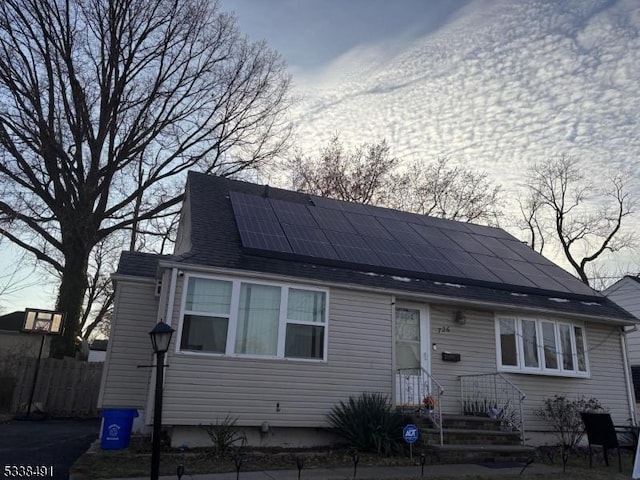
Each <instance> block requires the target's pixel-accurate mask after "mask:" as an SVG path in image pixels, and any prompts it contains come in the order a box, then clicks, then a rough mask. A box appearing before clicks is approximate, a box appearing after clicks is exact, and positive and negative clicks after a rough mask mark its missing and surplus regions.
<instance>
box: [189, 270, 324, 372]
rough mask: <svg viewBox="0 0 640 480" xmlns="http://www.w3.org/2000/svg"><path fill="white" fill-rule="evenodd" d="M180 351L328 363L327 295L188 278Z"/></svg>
mask: <svg viewBox="0 0 640 480" xmlns="http://www.w3.org/2000/svg"><path fill="white" fill-rule="evenodd" d="M185 283H186V293H185V297H184V303H183V305H184V306H183V315H182V327H181V328H182V330H181V338H180V350H181V351H185V352H203V353H213V354H226V355H235V356H243V355H246V356H262V357H273V358H300V359H311V360H323V359H326V338H327V300H328V299H327V292H326V291H325V290H321V289H312V288H302V287H297V286H296V287H293V286H287V285H279V284H267V283H254V282H248V281H240V280H227V279H220V278H215V279H214V278H205V277H197V276H188V277H187V278H186V280H185Z"/></svg>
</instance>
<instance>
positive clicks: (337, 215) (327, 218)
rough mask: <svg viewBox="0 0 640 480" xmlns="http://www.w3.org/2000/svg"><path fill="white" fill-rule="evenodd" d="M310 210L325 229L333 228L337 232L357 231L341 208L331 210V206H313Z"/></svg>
mask: <svg viewBox="0 0 640 480" xmlns="http://www.w3.org/2000/svg"><path fill="white" fill-rule="evenodd" d="M309 211H310V212H311V215H313V218H314V220H315V221H316V222H317V223H318V225H319V226H320V228H322V229H323V230H331V231H335V232H345V233H357V232H356V229H355V228H353V226H352V225H351V223H349V221H348V220H347V218H346V217H345V216H344V214H343V213H342V211H340V210H331V209H329V208H321V207H313V208H310V209H309Z"/></svg>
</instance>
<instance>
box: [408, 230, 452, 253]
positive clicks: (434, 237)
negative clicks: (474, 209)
mask: <svg viewBox="0 0 640 480" xmlns="http://www.w3.org/2000/svg"><path fill="white" fill-rule="evenodd" d="M410 225H411V227H412V228H413V229H414V230H415V231H416V232H418V233H419V234H420V236H421V237H422V238H424V239H425V240H426V241H427V242H429V243H430V244H431V245H433V246H434V247H436V248H448V249H455V250H462V247H461V246H460V245H458V244H457V243H456V242H454V241H453V240H451V237H448V236H446V235H445V234H444V233H442V231H441V230H440V229H439V228H433V227H427V226H425V225H414V224H410Z"/></svg>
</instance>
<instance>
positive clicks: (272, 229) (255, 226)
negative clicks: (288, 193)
mask: <svg viewBox="0 0 640 480" xmlns="http://www.w3.org/2000/svg"><path fill="white" fill-rule="evenodd" d="M236 225H237V226H238V231H239V232H240V239H241V240H242V245H243V246H244V247H247V248H255V249H258V250H272V251H274V252H285V253H290V252H291V247H290V245H289V242H288V241H287V237H286V236H285V234H284V232H283V231H282V228H281V227H280V224H279V223H277V221H276V222H275V223H274V222H267V221H264V220H262V219H256V218H248V217H236Z"/></svg>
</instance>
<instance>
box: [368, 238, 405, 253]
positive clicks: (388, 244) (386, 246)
mask: <svg viewBox="0 0 640 480" xmlns="http://www.w3.org/2000/svg"><path fill="white" fill-rule="evenodd" d="M362 240H364V242H365V243H366V244H367V245H368V246H369V248H371V250H374V251H376V252H388V253H396V254H398V255H409V252H407V251H406V250H405V249H404V248H402V244H401V243H400V242H398V241H395V240H387V239H385V238H375V237H362Z"/></svg>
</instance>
